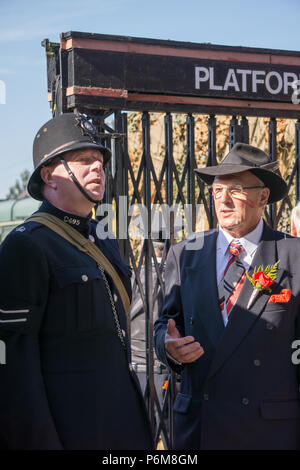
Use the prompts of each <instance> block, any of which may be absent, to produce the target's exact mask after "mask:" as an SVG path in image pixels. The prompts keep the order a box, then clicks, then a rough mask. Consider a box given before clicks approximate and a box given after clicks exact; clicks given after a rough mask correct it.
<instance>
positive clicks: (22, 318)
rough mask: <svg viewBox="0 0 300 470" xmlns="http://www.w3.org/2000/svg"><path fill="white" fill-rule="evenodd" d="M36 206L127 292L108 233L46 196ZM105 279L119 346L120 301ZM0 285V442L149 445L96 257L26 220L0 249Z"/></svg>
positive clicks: (7, 445) (15, 445) (124, 269)
mask: <svg viewBox="0 0 300 470" xmlns="http://www.w3.org/2000/svg"><path fill="white" fill-rule="evenodd" d="M40 210H41V211H47V212H50V213H52V214H54V215H56V216H58V217H60V218H61V219H63V220H65V221H66V223H71V224H72V226H73V227H74V228H76V229H77V230H79V231H81V232H82V233H83V234H84V235H85V236H90V237H92V239H93V240H94V241H95V243H96V244H97V245H98V246H99V247H100V248H101V250H102V252H103V253H104V254H105V256H106V257H107V258H108V259H109V260H110V262H111V263H112V264H113V266H114V267H115V269H116V270H117V272H118V274H119V276H120V277H121V279H122V281H123V283H124V284H125V286H126V288H127V290H128V293H129V295H130V292H131V288H130V275H131V271H130V268H129V267H128V266H127V265H126V264H125V263H124V262H123V261H122V259H121V257H120V253H119V248H118V243H117V241H116V240H115V239H108V238H107V239H106V240H100V239H99V238H98V237H97V233H96V228H97V222H96V221H93V220H88V219H86V218H82V217H78V216H70V214H66V213H64V212H63V211H60V210H58V209H57V208H55V207H53V206H52V205H51V204H50V203H49V202H48V201H44V202H43V204H42V206H41V208H40ZM66 217H67V218H66ZM107 278H108V281H109V283H110V286H111V290H112V294H113V296H114V299H115V302H116V307H117V311H118V315H119V319H120V323H121V328H122V329H123V331H124V337H125V340H126V342H127V332H126V330H127V328H126V315H125V313H124V310H123V306H122V302H121V299H120V297H119V294H118V292H117V290H116V289H115V287H114V285H113V282H112V280H111V279H110V277H109V276H108V275H107ZM0 289H1V290H0V345H1V356H0V359H1V364H0V448H3V449H150V448H151V445H152V444H151V437H150V431H149V424H148V420H147V415H146V411H145V408H144V403H143V399H142V396H141V393H140V388H139V384H138V382H137V379H136V377H135V375H134V372H132V371H131V370H130V354H129V352H127V353H125V351H124V349H123V347H122V344H121V341H120V339H119V337H118V335H117V332H116V327H115V323H114V319H113V314H112V308H111V303H110V300H109V296H108V292H107V290H106V288H105V284H104V281H103V279H102V276H101V272H100V270H99V269H98V267H97V264H96V262H95V261H94V260H93V259H92V258H90V257H89V256H88V255H86V254H84V253H82V252H80V251H78V250H77V249H76V248H75V247H74V246H73V245H71V244H70V243H68V242H67V241H65V240H64V239H62V238H61V237H60V236H59V235H57V234H56V233H55V232H53V231H52V230H50V229H48V228H47V227H45V226H43V225H41V224H39V223H36V222H27V223H24V224H23V225H21V226H18V227H17V228H15V229H14V230H13V231H12V232H11V233H10V234H9V235H8V236H7V237H6V239H5V240H4V242H3V243H2V245H1V248H0ZM127 351H129V346H128V342H127Z"/></svg>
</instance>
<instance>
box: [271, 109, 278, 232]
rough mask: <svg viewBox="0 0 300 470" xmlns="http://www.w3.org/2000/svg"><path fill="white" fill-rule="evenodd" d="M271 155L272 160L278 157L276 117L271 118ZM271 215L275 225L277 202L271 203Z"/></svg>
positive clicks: (272, 222) (272, 223) (272, 224)
mask: <svg viewBox="0 0 300 470" xmlns="http://www.w3.org/2000/svg"><path fill="white" fill-rule="evenodd" d="M269 157H270V158H271V160H272V161H274V160H276V157H277V145H276V119H275V118H273V117H272V118H271V119H270V121H269ZM269 215H270V221H271V226H272V227H274V223H275V218H276V204H270V205H269Z"/></svg>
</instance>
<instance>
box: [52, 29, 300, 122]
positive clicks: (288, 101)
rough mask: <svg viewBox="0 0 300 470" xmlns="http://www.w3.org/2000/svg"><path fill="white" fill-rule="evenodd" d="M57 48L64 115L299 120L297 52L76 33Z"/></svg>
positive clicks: (299, 61) (66, 35)
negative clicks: (107, 112)
mask: <svg viewBox="0 0 300 470" xmlns="http://www.w3.org/2000/svg"><path fill="white" fill-rule="evenodd" d="M49 45H50V49H51V43H49V42H48V43H47V47H48V56H49ZM57 46H58V45H57V44H56V45H55V48H53V51H54V52H55V54H56V55H57V54H58V53H59V59H60V68H61V69H60V73H61V76H62V81H61V84H62V93H63V94H64V95H65V97H66V100H67V107H68V108H69V109H71V108H74V107H79V108H80V106H84V107H91V108H99V107H107V108H110V107H111V108H114V109H115V108H119V109H130V110H153V111H160V110H163V111H166V110H169V111H184V112H203V113H218V114H222V112H223V113H224V114H237V115H261V116H274V117H275V116H282V117H295V118H298V117H299V118H300V105H299V104H297V103H298V101H300V99H299V100H298V101H297V93H298V89H299V96H300V52H293V51H278V50H270V49H268V50H267V49H257V48H244V47H230V46H216V45H211V44H194V43H185V42H177V41H161V40H154V39H143V38H132V37H121V36H108V35H101V34H88V33H79V32H69V33H63V34H62V35H61V44H60V48H59V49H58V47H57ZM56 59H57V57H56ZM298 85H299V86H298ZM293 98H294V99H293ZM295 103H296V104H295Z"/></svg>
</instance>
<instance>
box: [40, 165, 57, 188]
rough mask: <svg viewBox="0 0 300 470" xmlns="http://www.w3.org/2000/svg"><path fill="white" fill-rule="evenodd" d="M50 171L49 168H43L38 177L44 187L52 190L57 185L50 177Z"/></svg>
mask: <svg viewBox="0 0 300 470" xmlns="http://www.w3.org/2000/svg"><path fill="white" fill-rule="evenodd" d="M52 170H53V168H51V166H44V167H43V168H41V171H40V175H41V178H42V180H43V181H44V183H45V185H47V186H50V188H52V189H57V184H56V182H55V181H54V178H53V176H52Z"/></svg>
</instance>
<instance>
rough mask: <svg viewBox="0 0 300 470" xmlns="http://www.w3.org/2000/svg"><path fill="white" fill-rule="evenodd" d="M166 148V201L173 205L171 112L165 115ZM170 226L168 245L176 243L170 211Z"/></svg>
mask: <svg viewBox="0 0 300 470" xmlns="http://www.w3.org/2000/svg"><path fill="white" fill-rule="evenodd" d="M164 122H165V148H166V163H167V167H166V203H167V204H168V205H169V207H171V206H172V205H173V164H174V162H173V134H172V129H173V123H172V116H171V114H170V113H167V114H166V115H165V119H164ZM168 224H169V227H170V240H167V247H168V248H169V247H170V244H173V243H174V217H173V212H171V213H170V220H169V221H168Z"/></svg>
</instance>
